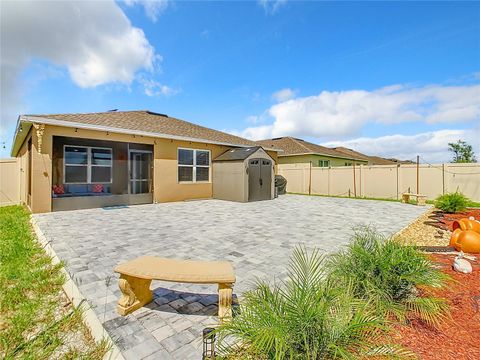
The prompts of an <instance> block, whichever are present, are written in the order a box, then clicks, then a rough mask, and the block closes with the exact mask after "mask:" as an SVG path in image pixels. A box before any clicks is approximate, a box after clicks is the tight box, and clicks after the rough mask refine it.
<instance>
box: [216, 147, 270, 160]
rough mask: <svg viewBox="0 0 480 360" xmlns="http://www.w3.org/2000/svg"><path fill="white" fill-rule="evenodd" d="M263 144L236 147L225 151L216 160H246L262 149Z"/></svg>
mask: <svg viewBox="0 0 480 360" xmlns="http://www.w3.org/2000/svg"><path fill="white" fill-rule="evenodd" d="M261 148H262V147H261V146H254V147H248V148H236V149H231V150H227V151H225V152H224V153H223V154H222V155H220V156H218V157H217V158H216V159H214V161H238V160H245V159H246V158H248V157H249V156H250V155H252V154H253V153H255V152H256V151H257V150H259V149H261Z"/></svg>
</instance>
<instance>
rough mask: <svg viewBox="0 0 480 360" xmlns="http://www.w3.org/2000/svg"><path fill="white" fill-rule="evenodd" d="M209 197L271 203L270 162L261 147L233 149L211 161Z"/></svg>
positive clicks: (269, 158) (272, 176)
mask: <svg viewBox="0 0 480 360" xmlns="http://www.w3.org/2000/svg"><path fill="white" fill-rule="evenodd" d="M212 173H213V175H212V181H213V197H214V198H215V199H221V200H231V201H240V202H247V201H258V200H271V199H273V198H274V196H275V171H274V161H273V159H272V158H271V157H270V155H268V154H267V153H266V152H265V150H263V149H262V147H261V146H255V147H250V148H237V149H232V150H228V151H226V152H224V153H223V154H222V155H220V156H219V157H217V158H216V159H214V160H213V169H212Z"/></svg>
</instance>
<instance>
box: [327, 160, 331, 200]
mask: <svg viewBox="0 0 480 360" xmlns="http://www.w3.org/2000/svg"><path fill="white" fill-rule="evenodd" d="M331 168H332V167H331V166H329V167H328V172H327V195H329V196H330V169H331Z"/></svg>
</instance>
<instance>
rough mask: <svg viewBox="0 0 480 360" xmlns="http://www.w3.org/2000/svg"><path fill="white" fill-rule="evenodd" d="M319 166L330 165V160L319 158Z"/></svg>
mask: <svg viewBox="0 0 480 360" xmlns="http://www.w3.org/2000/svg"><path fill="white" fill-rule="evenodd" d="M318 166H320V167H329V166H330V160H318Z"/></svg>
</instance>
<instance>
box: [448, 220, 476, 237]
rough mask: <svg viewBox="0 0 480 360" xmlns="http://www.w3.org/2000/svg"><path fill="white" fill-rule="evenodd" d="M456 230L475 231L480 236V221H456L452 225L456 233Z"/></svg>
mask: <svg viewBox="0 0 480 360" xmlns="http://www.w3.org/2000/svg"><path fill="white" fill-rule="evenodd" d="M456 229H461V230H473V231H475V232H477V233H479V234H480V221H476V220H470V219H460V220H455V221H454V222H453V223H452V230H453V231H455V230H456Z"/></svg>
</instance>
